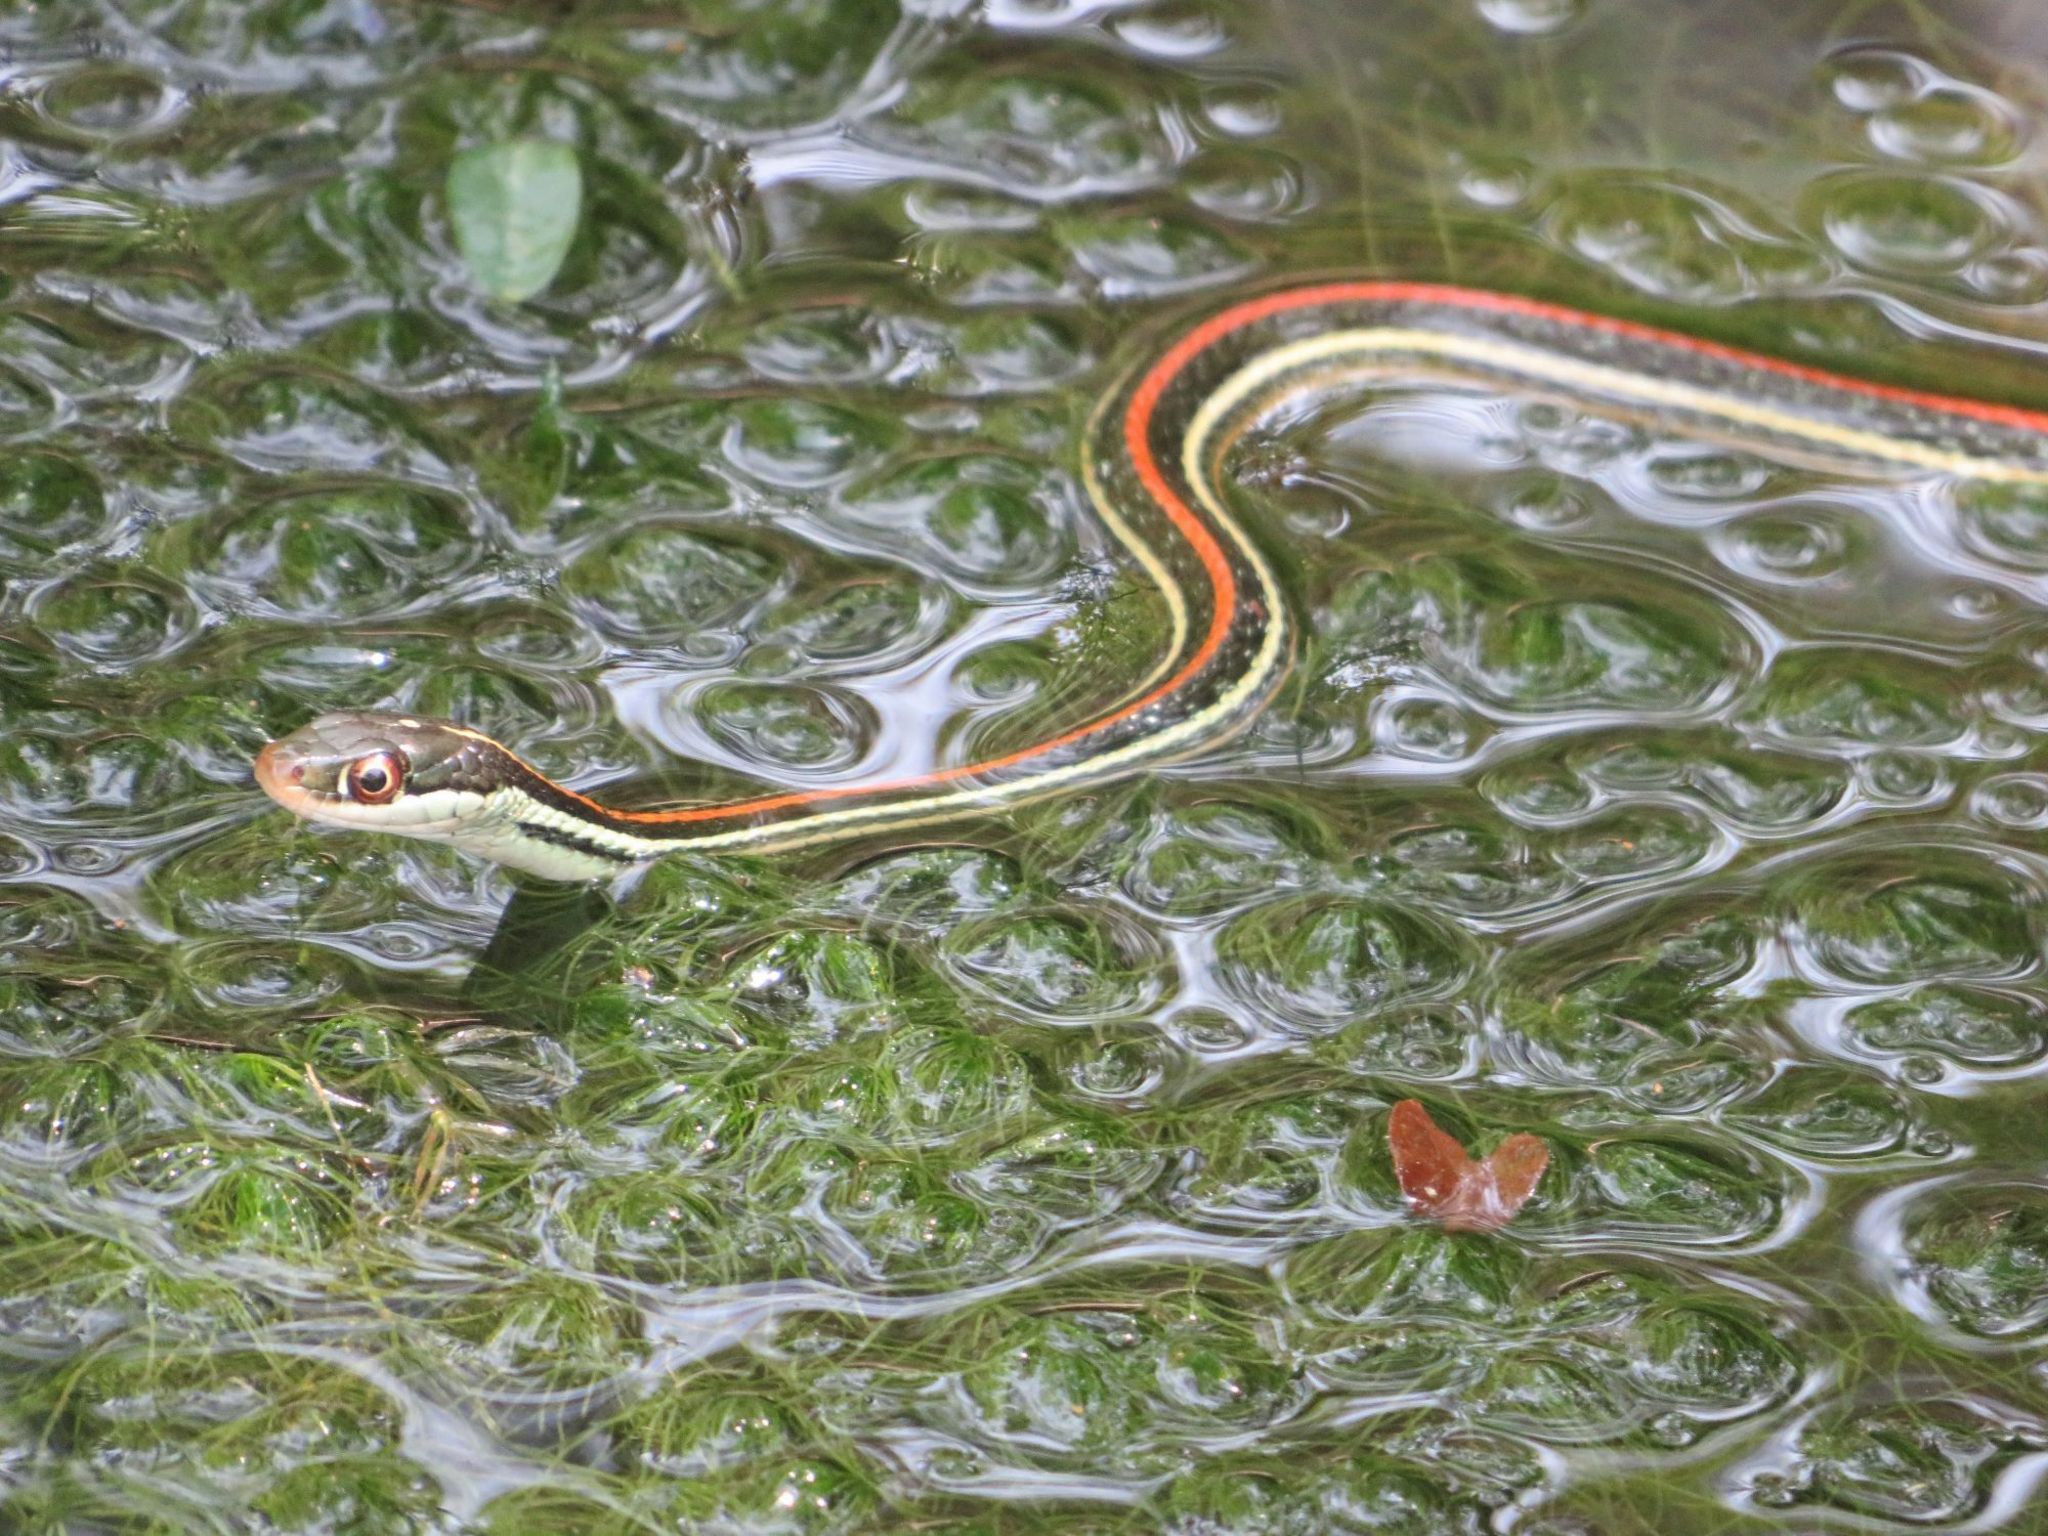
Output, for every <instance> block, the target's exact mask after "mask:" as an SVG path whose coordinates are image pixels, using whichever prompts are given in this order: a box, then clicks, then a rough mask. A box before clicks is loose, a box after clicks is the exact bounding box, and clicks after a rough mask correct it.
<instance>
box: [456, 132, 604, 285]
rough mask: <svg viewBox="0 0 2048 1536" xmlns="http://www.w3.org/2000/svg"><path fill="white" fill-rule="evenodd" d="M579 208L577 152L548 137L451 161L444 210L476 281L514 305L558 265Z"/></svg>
mask: <svg viewBox="0 0 2048 1536" xmlns="http://www.w3.org/2000/svg"><path fill="white" fill-rule="evenodd" d="M582 209H583V171H582V168H581V167H580V166H579V165H578V164H577V161H576V151H575V150H573V149H571V148H570V147H569V146H568V145H566V144H554V143H550V142H549V141H547V140H546V139H508V140H506V141H505V142H504V143H502V144H486V145H484V146H482V147H481V148H478V149H468V150H464V151H463V152H462V153H461V154H459V155H457V156H456V157H455V162H454V164H452V165H450V166H449V167H448V215H449V217H450V218H451V219H452V220H453V221H454V224H455V243H456V244H457V245H458V246H460V247H461V248H462V259H463V260H464V261H466V262H468V263H469V270H470V275H471V276H472V277H474V278H475V279H476V285H477V287H478V288H480V289H482V290H483V291H484V292H485V293H488V294H490V295H491V296H492V297H493V298H498V299H505V300H509V301H511V302H514V303H517V302H518V301H519V300H521V299H528V298H531V297H533V295H535V294H536V293H539V292H540V291H541V289H543V288H545V287H547V285H548V284H549V283H550V282H552V281H553V280H554V276H555V273H556V272H558V271H560V270H561V266H562V259H563V258H564V257H565V256H567V255H568V254H569V243H570V242H571V241H572V240H574V239H575V238H576V222H577V219H578V218H579V217H580V216H581V213H582Z"/></svg>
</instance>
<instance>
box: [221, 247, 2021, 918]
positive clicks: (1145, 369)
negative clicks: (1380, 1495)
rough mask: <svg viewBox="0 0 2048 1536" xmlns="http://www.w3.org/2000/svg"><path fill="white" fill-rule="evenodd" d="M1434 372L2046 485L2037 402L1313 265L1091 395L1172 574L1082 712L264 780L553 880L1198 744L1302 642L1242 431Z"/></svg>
mask: <svg viewBox="0 0 2048 1536" xmlns="http://www.w3.org/2000/svg"><path fill="white" fill-rule="evenodd" d="M1418 375H1421V376H1427V377H1430V378H1443V377H1445V376H1449V377H1451V378H1454V379H1456V380H1460V381H1469V382H1471V383H1474V384H1477V385H1480V386H1485V387H1501V388H1508V389H1515V390H1521V391H1532V392H1536V393H1538V394H1540V395H1546V396H1552V397H1560V398H1563V399H1565V400H1568V401H1571V402H1575V403H1579V404H1582V405H1584V406H1586V407H1588V408H1591V409H1595V410H1605V411H1610V412H1614V413H1619V414H1621V415H1623V416H1626V417H1631V418H1636V419H1647V420H1651V421H1654V422H1656V423H1658V424H1659V425H1660V426H1663V427H1665V428H1668V429H1671V430H1675V431H1679V432H1684V433H1688V434H1691V435H1696V436H1699V437H1702V438H1705V439H1707V440H1710V441H1723V442H1727V443H1731V444H1734V445H1736V446H1739V447H1745V448H1746V447H1749V446H1751V445H1756V446H1761V447H1764V448H1767V449H1774V450H1776V451H1778V452H1779V453H1781V454H1785V455H1791V456H1795V457H1796V456H1800V455H1804V456H1807V457H1809V458H1812V457H1819V458H1822V459H1825V460H1826V461H1827V462H1830V463H1836V464H1840V463H1844V462H1846V463H1848V464H1849V465H1851V466H1858V465H1862V466H1892V467H1895V468H1897V467H1903V468H1906V469H1909V470H1916V471H1923V472H1928V473H1933V474H1938V475H1945V476H1955V477H1961V478H1965V479H1972V480H1979V481H1987V482H1992V483H1998V484H2008V485H2034V486H2040V485H2048V413H2043V412H2037V411H2031V410H2027V409H2024V408H2021V407H2017V406H2013V405H2008V404H2002V403H1998V402H1995V401H1991V400H1983V399H1974V398H1968V397H1962V396H1953V395H1942V394H1934V393H1929V392H1926V391H1923V390H1917V389H1911V388H1904V387H1900V386H1897V385H1893V384H1888V383H1881V382H1875V381H1872V380H1868V379H1861V378H1856V377H1851V376H1847V375H1844V374H1839V373H1833V372H1828V371H1826V370H1823V369H1820V368H1816V367H1810V366H1808V365H1806V364H1803V363H1799V362H1794V361H1790V360H1787V359H1785V358H1782V357H1775V356H1770V355H1767V354H1764V353H1760V352H1754V351H1749V350H1745V349H1743V348H1741V347H1737V346H1732V345H1727V344H1723V343H1721V342H1718V341H1713V340H1709V339H1705V338H1702V337H1699V336H1694V335H1690V334H1687V333H1684V332H1680V331H1674V330H1667V329H1661V328H1659V327H1656V326H1653V325H1649V324H1645V323H1641V322H1639V321H1636V320H1632V319H1626V318H1621V317H1618V316H1615V315H1610V314H1601V313H1595V312H1592V311H1588V310H1583V309H1576V308H1571V307H1568V306H1565V305H1561V304H1556V303H1551V302H1548V301H1545V300H1542V299H1537V298H1532V297H1526V296H1523V295H1520V294H1516V293H1512V292H1505V291H1499V290H1494V289H1486V288H1474V287H1461V286H1455V285H1451V284H1444V283H1431V282H1419V281H1402V280H1391V279H1388V280H1381V279H1356V280H1345V281H1324V282H1316V283H1310V284H1306V285H1302V286H1296V287H1289V288H1281V289H1277V290H1275V291H1271V292H1267V293H1264V294H1260V295H1257V296H1254V297H1251V298H1245V299H1241V300H1239V301H1238V302H1235V303H1232V304H1230V305H1228V306H1227V307H1224V308H1222V309H1219V310H1217V311H1215V312H1213V313H1210V314H1208V315H1206V316H1204V317H1202V318H1199V319H1197V320H1196V321H1195V322H1194V323H1193V324H1191V325H1188V326H1187V327H1186V328H1185V329H1183V330H1182V331H1181V332H1180V333H1179V334H1178V335H1176V336H1174V337H1173V338H1172V339H1171V340H1170V341H1169V342H1167V343H1166V344H1164V345H1163V346H1160V347H1158V349H1157V350H1156V352H1155V353H1154V354H1152V355H1151V356H1150V357H1149V359H1148V360H1147V361H1145V362H1143V363H1141V364H1140V365H1139V366H1138V367H1136V368H1133V369H1131V370H1129V371H1128V372H1127V373H1126V374H1125V375H1124V376H1123V377H1122V378H1121V379H1120V380H1119V381H1118V382H1117V383H1115V384H1114V385H1112V386H1111V388H1110V389H1109V390H1107V391H1106V392H1105V393H1104V395H1103V396H1102V398H1101V399H1100V401H1099V402H1098V403H1097V405H1096V407H1095V409H1094V411H1093V412H1092V415H1091V416H1090V419H1089V422H1088V426H1087V429H1086V432H1085V434H1084V440H1083V445H1082V455H1081V464H1082V480H1083V482H1084V484H1085V487H1086V490H1087V493H1088V498H1089V501H1090V502H1091V504H1092V507H1093V511H1094V514H1095V515H1096V516H1097V517H1098V518H1099V519H1100V521H1101V523H1102V526H1103V528H1104V529H1105V531H1106V532H1107V533H1108V534H1109V536H1110V538H1111V539H1112V540H1113V541H1114V542H1115V544H1116V545H1117V546H1119V547H1120V548H1121V551H1122V552H1123V554H1124V555H1125V556H1127V557H1128V563H1129V566H1130V568H1131V570H1132V572H1133V575H1134V578H1135V579H1137V580H1140V581H1142V582H1143V583H1144V584H1146V585H1147V586H1149V587H1150V588H1151V589H1153V590H1154V591H1156V593H1157V594H1158V597H1159V600H1160V601H1161V603H1162V604H1163V608H1164V614H1165V619H1166V623H1165V632H1164V635H1163V638H1162V643H1161V644H1160V646H1159V647H1158V650H1157V652H1156V653H1155V659H1154V661H1153V664H1152V666H1151V668H1150V670H1149V671H1148V672H1146V673H1145V675H1144V676H1143V677H1142V678H1140V679H1139V680H1138V681H1137V682H1136V683H1135V684H1134V685H1133V686H1132V687H1130V688H1129V689H1128V690H1127V691H1126V692H1124V693H1122V694H1121V695H1119V696H1118V698H1117V701H1116V702H1115V703H1114V704H1113V705H1111V706H1105V707H1103V708H1102V710H1101V712H1100V713H1097V714H1095V715H1094V716H1093V717H1091V718H1087V719H1083V720H1080V721H1077V722H1073V723H1065V724H1062V725H1060V726H1059V727H1057V728H1054V729H1050V730H1049V731H1048V732H1047V733H1046V734H1045V735H1044V736H1043V737H1042V738H1041V739H1039V740H1036V741H1034V742H1032V743H1030V744H1028V745H1024V746H1020V747H1017V748H1015V749H1014V750H1008V751H1003V752H1000V753H996V754H993V755H988V756H980V757H971V755H970V760H967V761H959V762H952V763H945V764H942V765H940V766H937V767H934V768H932V769H931V770H930V771H928V772H924V773H919V774H916V775H912V776H907V777H892V778H883V779H879V780H877V781H875V782H854V783H845V784H834V785H830V786H824V787H816V788H808V789H768V790H764V791H761V792H758V793H754V794H748V795H743V796H740V797H738V798H735V799H731V800H727V801H723V802H720V803H716V804H708V805H690V806H680V807H675V806H672V807H668V808H650V809H631V808H626V807H620V806H614V805H608V804H605V803H603V802H601V801H599V800H596V799H593V798H591V797H590V796H588V795H585V794H582V793H580V792H578V791H577V790H575V789H573V788H570V787H569V786H567V785H564V784H562V783H560V782H558V781H557V780H555V779H551V778H549V777H548V776H547V775H546V774H544V773H542V772H541V771H540V770H539V769H537V768H535V767H534V766H532V764H530V763H528V762H527V761H525V760H524V759H523V758H521V757H520V756H518V754H516V753H515V752H513V751H512V750H510V749H509V748H507V747H505V746H503V745H501V744H500V743H498V742H497V741H494V740H493V739H491V738H490V737H489V736H487V735H485V734H483V733H482V732H480V731H478V730H475V729H473V728H471V727H469V726H466V725H462V724H458V723H455V722H452V721H447V720H436V719H427V718H423V717H421V716H418V715H412V714H405V713H395V712H389V711H339V712H334V713H328V714H323V715H320V716H319V717H317V718H315V719H314V720H312V721H311V722H309V723H308V724H306V725H304V726H302V727H301V728H300V729H298V730H297V731H294V732H293V733H291V734H290V735H287V736H285V737H282V738H281V739H279V740H276V741H272V742H270V743H269V744H268V745H266V746H265V747H263V748H262V750H261V751H260V752H259V753H258V755H257V757H256V762H255V777H256V781H257V783H258V784H259V785H260V786H261V787H262V788H263V790H264V791H265V792H266V793H268V794H269V795H270V797H271V798H272V799H274V800H276V801H277V802H278V803H279V804H281V805H283V806H284V807H285V808H286V809H288V810H290V811H292V812H293V813H295V814H296V815H298V816H300V817H302V818H305V819H306V820H309V821H313V822H320V823H326V824H330V825H334V826H340V827H348V828H356V829H364V830H370V831H378V832H387V833H395V834H398V835H400V836H404V837H411V838H420V839H426V840H429V841H433V842H438V843H442V844H446V845H449V846H452V847H455V848H458V849H461V850H463V851H465V852H467V853H469V854H472V855H476V856H478V857H481V858H484V859H488V860H491V861H494V862H496V863H498V864H501V865H504V866H507V867H508V868H511V869H514V870H519V871H523V872H525V873H527V874H530V875H534V876H538V877H541V878H543V879H550V880H563V881H596V880H603V879H607V878H610V877H614V876H617V875H620V874H622V873H626V872H629V871H632V870H634V869H636V868H639V867H641V866H643V865H645V864H646V863H647V862H648V861H649V860H652V859H655V858H659V857H660V856H662V855H664V854H668V853H672V852H676V851H679V850H688V851H692V852H696V853H700V854H766V853H776V852H782V851H786V850H793V849H801V848H807V847H812V846H815V845H819V844H823V843H828V842H836V841H839V840H842V839H847V838H853V837H859V836H863V835H866V834H871V833H881V832H887V831H892V830H899V829H906V828H916V827H924V826H929V825H933V824H936V823H939V822H944V821H949V820H952V819H953V818H955V817H959V816H963V815H968V814H973V813H979V812H988V811H993V810H997V809H1000V808H1004V807H1009V806H1015V805H1020V804H1023V803H1026V802H1029V801H1034V800H1038V799H1042V798H1044V797H1047V796H1051V795H1056V794H1065V793H1071V792H1074V791H1078V790H1081V789H1085V788H1088V787H1091V786H1096V785H1101V784H1104V783H1106V782H1108V781H1111V780H1114V779H1119V778H1124V777H1127V776H1130V775H1134V774H1139V773H1143V772H1145V771H1148V770H1152V769H1156V768H1159V767H1162V766H1164V765H1167V764H1171V763H1175V762H1178V761H1182V760H1184V759H1187V758H1190V757H1193V756H1196V755H1198V754H1201V753H1203V752H1207V751H1210V750H1212V749H1214V748H1215V747H1217V746H1218V745H1219V744H1221V743H1223V742H1225V741H1227V740H1229V739H1230V738H1231V737H1233V736H1234V735H1236V734H1237V733H1238V732H1240V731H1243V730H1244V729H1245V728H1246V727H1247V726H1249V725H1250V724H1251V723H1252V721H1253V720H1254V719H1256V718H1257V716H1258V715H1259V713H1260V711H1261V710H1262V709H1263V708H1264V706H1265V705H1266V704H1267V703H1268V702H1269V701H1270V700H1271V699H1272V697H1273V696H1274V694H1275V692H1276V691H1277V690H1278V689H1279V687H1280V685H1281V683H1282V680H1283V678H1284V677H1285V676H1286V674H1287V672H1288V669H1289V666H1290V664H1291V661H1292V658H1293V656H1294V653H1295V650H1296V645H1297V630H1298V627H1299V625H1298V620H1297V618H1296V615H1295V612H1294V609H1293V606H1292V605H1291V604H1290V602H1289V601H1288V597H1287V593H1286V591H1285V590H1284V588H1283V583H1282V581H1281V578H1280V575H1279V572H1278V570H1277V568H1276V565H1275V561H1274V559H1273V558H1272V557H1271V556H1270V555H1269V554H1268V553H1266V552H1265V551H1263V550H1262V549H1261V547H1260V544H1259V542H1258V540H1257V539H1255V538H1254V537H1253V535H1252V534H1251V532H1250V531H1249V530H1248V529H1247V528H1246V526H1245V524H1244V522H1243V521H1242V520H1241V519H1240V518H1239V516H1238V515H1237V513H1236V511H1235V510H1234V509H1233V506H1232V497H1231V494H1230V491H1231V487H1230V482H1229V471H1230V468H1231V465H1232V462H1233V450H1234V449H1236V448H1237V446H1238V445H1239V444H1240V443H1242V442H1243V441H1244V440H1245V438H1246V435H1247V434H1248V433H1251V432H1253V431H1254V430H1255V429H1257V428H1259V427H1260V426H1261V425H1262V424H1266V423H1272V422H1274V421H1276V420H1279V419H1281V418H1283V417H1285V416H1287V414H1288V413H1290V412H1294V413H1299V412H1300V411H1302V410H1303V409H1304V408H1305V407H1307V408H1312V407H1313V404H1314V402H1315V401H1316V400H1317V399H1318V398H1319V397H1322V396H1324V395H1326V394H1327V393H1328V392H1331V391H1335V390H1340V389H1344V388H1350V387H1355V386H1357V385H1358V384H1360V383H1362V382H1363V383H1370V382H1372V381H1375V380H1400V379H1413V378H1415V377H1417V376H1418ZM963 755H968V754H963Z"/></svg>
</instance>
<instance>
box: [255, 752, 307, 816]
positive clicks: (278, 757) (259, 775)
mask: <svg viewBox="0 0 2048 1536" xmlns="http://www.w3.org/2000/svg"><path fill="white" fill-rule="evenodd" d="M255 773H256V783H257V786H258V787H259V788H260V789H261V790H262V791H263V793H265V794H266V795H268V796H270V798H271V799H273V800H275V801H276V802H277V803H278V804H279V805H281V806H283V807H284V808H285V809H286V810H288V811H290V812H292V813H293V814H295V815H299V816H307V815H311V814H312V812H313V810H314V808H315V807H316V806H318V805H319V804H320V801H321V798H322V797H321V796H319V795H316V794H314V793H313V791H311V790H310V789H307V788H306V787H305V782H304V781H305V777H306V763H305V759H304V758H302V757H301V756H300V755H299V754H298V753H297V752H294V751H293V750H292V748H291V745H290V743H288V742H284V741H273V742H268V743H266V744H265V745H264V748H263V750H262V751H260V752H258V753H257V754H256V766H255Z"/></svg>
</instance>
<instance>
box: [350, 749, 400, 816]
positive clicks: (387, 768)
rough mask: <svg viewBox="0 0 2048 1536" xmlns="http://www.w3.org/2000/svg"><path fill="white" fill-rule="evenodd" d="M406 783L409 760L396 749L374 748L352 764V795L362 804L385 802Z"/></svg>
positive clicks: (393, 798)
mask: <svg viewBox="0 0 2048 1536" xmlns="http://www.w3.org/2000/svg"><path fill="white" fill-rule="evenodd" d="M404 787H405V764H404V763H403V762H401V761H400V760H399V756H398V754H397V753H396V752H372V753H371V754H370V755H369V756H368V757H359V758H357V759H356V760H355V761H354V762H352V763H350V764H349V765H348V797H349V799H351V800H354V801H356V802H358V803H359V804H362V805H383V804H385V803H386V802H388V801H391V800H396V799H397V798H398V792H399V790H401V789H403V788H404Z"/></svg>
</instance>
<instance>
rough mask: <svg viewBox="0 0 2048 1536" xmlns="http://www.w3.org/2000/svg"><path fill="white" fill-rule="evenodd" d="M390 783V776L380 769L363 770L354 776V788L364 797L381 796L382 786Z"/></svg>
mask: <svg viewBox="0 0 2048 1536" xmlns="http://www.w3.org/2000/svg"><path fill="white" fill-rule="evenodd" d="M390 781H391V778H390V775H389V774H387V773H385V771H384V770H383V769H382V768H375V767H372V768H365V769H364V770H363V771H362V772H361V773H359V774H357V775H356V787H357V788H358V789H360V790H362V792H363V793H364V794H366V795H381V794H383V793H384V786H385V785H386V784H388V783H389V782H390Z"/></svg>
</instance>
